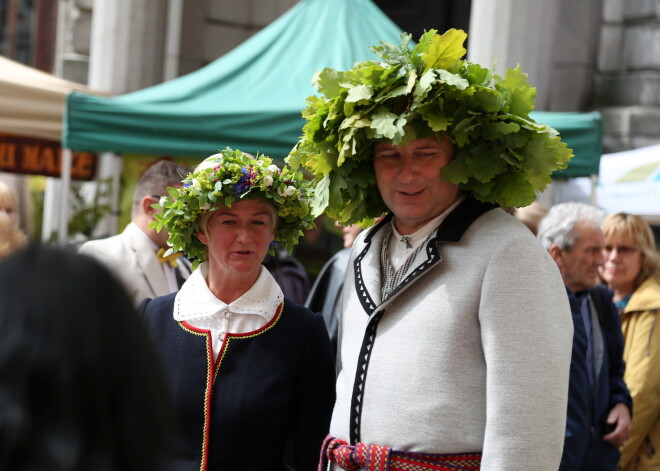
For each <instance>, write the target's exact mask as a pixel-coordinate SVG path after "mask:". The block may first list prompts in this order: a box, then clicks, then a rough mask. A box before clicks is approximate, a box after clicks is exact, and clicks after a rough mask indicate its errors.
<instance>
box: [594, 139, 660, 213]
mask: <svg viewBox="0 0 660 471" xmlns="http://www.w3.org/2000/svg"><path fill="white" fill-rule="evenodd" d="M597 191H598V206H600V207H601V208H603V209H605V210H606V211H607V212H608V213H613V212H617V211H625V212H629V213H633V214H639V215H640V216H646V217H647V218H648V219H650V220H653V221H660V144H659V145H655V146H649V147H641V148H639V149H633V150H629V151H625V152H617V153H614V154H604V155H603V156H602V157H601V159H600V182H599V185H598V190H597Z"/></svg>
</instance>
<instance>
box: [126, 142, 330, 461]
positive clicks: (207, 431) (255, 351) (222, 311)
mask: <svg viewBox="0 0 660 471" xmlns="http://www.w3.org/2000/svg"><path fill="white" fill-rule="evenodd" d="M218 183H221V184H220V185H219V184H218ZM307 185H308V184H307V182H306V181H305V180H304V178H303V177H302V173H300V172H298V173H295V172H291V171H290V170H289V169H286V170H284V169H283V170H280V169H279V168H278V167H277V166H276V165H274V164H272V161H271V160H270V159H268V158H267V157H265V156H260V157H259V160H255V159H254V158H250V156H247V155H245V154H243V153H242V152H241V151H238V150H236V151H233V150H231V149H226V150H224V151H222V152H221V153H220V154H216V155H213V156H211V157H209V158H207V159H206V160H205V161H204V162H202V163H201V164H200V165H199V166H198V167H197V168H196V169H195V171H194V172H193V173H192V174H190V175H189V176H188V177H187V178H186V179H185V180H184V182H183V186H182V187H181V188H180V189H179V190H178V191H177V192H176V193H174V194H173V195H172V196H171V197H168V198H166V199H164V201H163V203H161V205H162V207H163V211H162V213H161V214H160V215H158V220H159V222H162V224H163V226H164V228H166V229H167V230H168V231H169V235H170V239H169V240H168V243H170V244H172V246H173V249H174V250H183V251H184V252H185V253H186V254H187V255H188V256H189V257H191V258H192V259H195V260H197V261H199V262H202V263H201V264H200V265H199V268H197V269H196V270H195V271H193V273H192V275H191V276H190V278H188V280H187V281H186V282H185V283H184V285H183V287H182V288H181V290H180V291H178V292H177V293H172V294H170V295H167V296H162V297H159V298H155V299H153V300H150V299H149V300H145V302H143V303H142V305H141V306H140V308H139V309H138V310H139V312H140V313H141V314H142V315H143V317H144V320H145V322H146V324H147V326H148V328H149V331H150V333H151V334H152V338H153V340H154V342H155V343H156V344H157V345H158V347H159V350H160V353H161V356H162V358H163V361H164V364H165V365H166V373H167V375H168V380H169V386H170V390H171V391H172V394H173V398H174V407H175V412H176V417H177V419H178V420H177V428H176V443H175V448H174V454H173V456H172V458H171V460H170V462H169V463H168V464H169V465H170V466H171V468H169V469H171V470H172V471H184V470H186V471H187V470H192V469H203V470H208V471H211V470H214V471H218V470H223V471H262V470H271V471H285V470H292V469H295V470H299V471H308V470H313V469H315V468H316V464H317V463H318V459H319V452H320V449H321V443H322V441H323V437H324V436H325V434H326V433H327V432H328V428H329V424H330V413H331V410H332V406H333V403H334V380H335V369H334V363H333V359H332V349H331V347H330V343H329V340H328V334H327V332H326V329H325V326H324V325H323V320H322V319H321V316H320V315H319V314H315V313H312V312H310V311H309V310H308V309H305V308H304V307H303V306H300V305H299V304H297V303H295V302H294V301H292V300H290V299H288V298H286V297H285V296H284V295H283V293H282V289H281V288H280V287H279V285H277V283H276V282H275V279H274V278H273V276H272V275H271V274H270V273H269V271H268V270H267V269H266V268H265V267H264V266H263V265H262V261H263V259H264V256H265V255H266V253H267V252H268V251H269V248H272V245H273V242H275V243H276V244H277V245H278V246H279V247H280V248H282V249H284V250H288V249H290V248H291V247H292V246H293V245H295V243H296V242H297V240H298V235H299V233H300V231H301V229H302V228H303V227H310V226H311V225H312V216H311V215H310V214H309V213H310V211H309V203H308V198H309V193H308V191H309V187H308V186H307ZM209 192H212V195H211V197H210V199H209ZM209 411H210V412H209Z"/></svg>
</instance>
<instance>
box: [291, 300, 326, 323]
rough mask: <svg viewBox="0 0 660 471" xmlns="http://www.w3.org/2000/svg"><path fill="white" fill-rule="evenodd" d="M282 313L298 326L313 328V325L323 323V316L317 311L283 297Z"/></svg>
mask: <svg viewBox="0 0 660 471" xmlns="http://www.w3.org/2000/svg"><path fill="white" fill-rule="evenodd" d="M282 315H283V316H284V317H287V318H288V320H289V321H290V322H294V323H296V324H297V325H299V326H300V327H304V328H314V327H315V326H318V325H319V324H320V325H325V324H324V323H323V316H322V315H321V313H319V312H313V311H311V310H310V309H308V308H306V307H305V306H303V305H301V304H298V303H296V302H295V301H292V300H290V299H289V298H284V307H283V312H282Z"/></svg>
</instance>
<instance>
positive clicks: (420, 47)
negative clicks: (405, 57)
mask: <svg viewBox="0 0 660 471" xmlns="http://www.w3.org/2000/svg"><path fill="white" fill-rule="evenodd" d="M437 32H438V30H436V29H430V30H428V31H426V32H425V33H424V34H422V36H421V37H420V38H419V41H418V42H417V45H416V46H415V47H414V48H413V50H412V52H411V53H410V61H411V62H412V64H413V65H414V66H415V68H417V69H421V68H422V65H424V58H423V57H424V54H426V52H427V51H428V50H429V46H430V45H431V41H432V40H433V36H435V34H436V33H437Z"/></svg>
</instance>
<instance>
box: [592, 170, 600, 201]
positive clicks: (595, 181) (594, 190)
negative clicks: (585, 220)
mask: <svg viewBox="0 0 660 471" xmlns="http://www.w3.org/2000/svg"><path fill="white" fill-rule="evenodd" d="M597 185H598V175H594V174H591V206H596V200H597V198H596V186H597Z"/></svg>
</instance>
